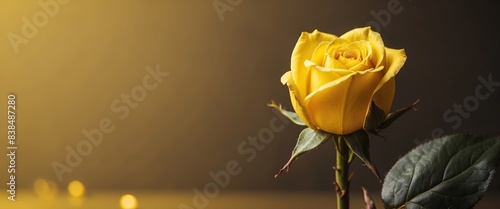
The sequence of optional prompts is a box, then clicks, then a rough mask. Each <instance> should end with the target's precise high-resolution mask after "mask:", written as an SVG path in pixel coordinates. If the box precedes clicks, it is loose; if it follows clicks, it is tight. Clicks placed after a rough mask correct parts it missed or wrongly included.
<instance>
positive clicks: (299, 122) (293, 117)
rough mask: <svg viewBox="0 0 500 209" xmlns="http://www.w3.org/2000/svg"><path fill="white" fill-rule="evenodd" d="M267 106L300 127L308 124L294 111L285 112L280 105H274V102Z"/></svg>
mask: <svg viewBox="0 0 500 209" xmlns="http://www.w3.org/2000/svg"><path fill="white" fill-rule="evenodd" d="M267 106H269V107H272V108H274V109H276V110H278V111H279V112H280V113H281V114H283V115H284V116H285V117H287V118H288V119H290V120H291V121H292V122H293V123H295V124H297V125H299V126H305V125H306V124H305V123H304V122H303V121H302V120H301V119H300V118H299V116H298V115H297V113H295V112H292V111H288V110H284V109H283V108H281V105H278V104H276V103H274V101H271V104H268V105H267Z"/></svg>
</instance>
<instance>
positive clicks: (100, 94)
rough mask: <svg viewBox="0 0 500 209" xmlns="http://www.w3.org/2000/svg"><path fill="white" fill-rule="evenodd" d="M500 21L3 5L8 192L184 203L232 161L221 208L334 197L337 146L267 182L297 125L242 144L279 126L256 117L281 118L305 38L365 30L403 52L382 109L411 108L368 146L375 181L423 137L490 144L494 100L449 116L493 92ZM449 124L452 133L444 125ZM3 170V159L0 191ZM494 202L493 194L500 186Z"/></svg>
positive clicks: (417, 5)
mask: <svg viewBox="0 0 500 209" xmlns="http://www.w3.org/2000/svg"><path fill="white" fill-rule="evenodd" d="M395 5H396V6H395ZM394 8H396V9H394ZM498 9H499V7H498V2H497V1H449V0H445V1H430V0H420V1H411V0H399V1H398V0H386V1H368V0H353V1H340V0H325V1H314V2H311V1H305V0H297V1H286V0H274V1H263V0H262V1H255V0H254V1H249V0H241V1H226V0H215V1H214V0H203V1H201V0H191V1H174V0H147V1H128V0H126V1H93V0H92V1H69V0H65V1H63V0H60V1H56V0H39V1H35V0H1V1H0V19H1V22H0V35H2V37H3V38H2V39H1V41H0V72H1V75H0V97H1V98H2V99H1V101H3V102H0V109H6V104H7V99H6V98H7V95H8V94H9V93H11V92H13V93H15V94H16V97H17V99H16V102H17V110H16V111H17V121H16V123H17V141H16V142H17V146H18V150H17V163H16V166H17V173H16V174H17V179H18V180H17V182H16V183H17V185H16V186H17V188H19V189H23V188H24V189H31V188H32V186H33V184H34V182H35V181H36V180H37V179H45V180H47V181H52V182H55V184H56V186H57V187H60V188H66V186H67V185H68V183H69V182H70V181H72V180H79V181H81V182H83V183H84V184H85V186H86V187H87V189H88V190H89V191H90V190H103V191H104V190H106V191H107V190H153V191H188V192H191V191H192V190H193V189H196V188H199V189H203V188H204V186H205V185H206V184H207V183H209V182H213V181H214V180H213V178H212V177H211V175H210V173H211V172H213V173H218V172H220V171H226V170H227V169H228V168H227V167H228V166H227V165H228V164H231V165H235V163H236V165H237V166H236V167H237V169H236V170H237V171H238V172H237V174H235V175H231V178H230V180H229V183H228V184H227V186H226V187H225V188H223V189H222V190H221V191H220V192H221V193H222V194H224V193H230V192H231V191H255V192H258V191H306V192H317V191H320V192H321V191H325V192H331V191H333V186H332V184H331V182H332V180H333V170H332V166H333V163H334V153H333V152H332V150H333V144H331V143H327V144H325V145H323V146H321V147H319V148H318V149H317V150H314V151H313V152H310V153H307V154H305V155H303V156H301V157H300V158H299V159H298V160H297V161H296V162H295V163H294V164H293V166H292V167H291V169H290V171H289V172H288V173H284V174H283V175H282V176H280V177H279V178H277V179H275V178H274V174H275V173H276V172H277V171H278V170H279V169H280V168H281V167H282V166H283V165H284V163H285V162H286V161H287V160H288V158H289V156H290V152H291V150H292V149H293V147H294V145H295V141H296V138H297V136H298V134H299V133H300V131H301V127H299V126H296V125H293V124H287V125H283V126H284V128H283V130H281V131H277V132H273V133H272V135H271V136H268V138H267V139H268V140H267V142H268V143H260V144H259V145H258V146H253V145H251V144H250V142H251V141H252V137H258V135H259V134H260V135H262V134H263V133H264V132H266V131H265V130H269V128H270V122H271V121H274V120H275V119H276V115H275V114H274V113H273V112H272V111H271V109H270V108H269V107H267V106H266V104H268V103H269V102H270V101H271V100H274V101H276V102H277V103H281V104H283V106H284V107H285V108H287V109H291V105H290V101H289V96H288V90H287V88H286V86H283V85H281V83H280V81H279V80H280V77H281V75H282V74H283V73H284V72H286V71H288V70H289V67H290V64H289V63H290V55H291V52H292V49H293V47H294V45H295V43H296V41H297V39H298V37H299V36H300V33H301V32H302V31H309V32H310V31H313V30H314V29H318V30H320V31H324V32H328V33H333V34H337V35H341V34H343V33H345V32H346V31H348V30H351V29H352V28H355V27H362V26H366V25H372V27H373V28H374V29H375V30H377V31H379V32H380V33H381V35H382V37H383V39H384V43H385V45H386V46H389V47H391V48H404V49H405V50H406V53H407V56H408V60H407V62H406V64H405V66H404V67H403V69H402V70H401V71H400V73H399V74H398V76H397V80H396V82H397V90H396V96H395V100H394V103H393V109H394V110H395V109H397V108H401V107H405V106H407V105H409V104H411V103H413V102H414V101H416V100H417V99H420V103H419V104H418V105H417V109H418V111H417V112H409V113H407V114H406V115H404V116H403V117H402V118H401V119H400V120H399V121H398V122H397V123H395V124H394V125H393V126H391V127H390V128H388V129H386V130H385V131H384V132H383V135H384V136H385V137H386V140H384V139H382V138H379V137H372V139H371V140H372V143H371V150H370V151H371V153H372V159H373V162H374V163H375V165H377V166H378V168H379V170H380V171H381V173H382V174H384V173H385V172H387V171H388V170H389V169H390V167H391V165H393V164H394V163H395V162H396V160H397V159H398V157H400V156H402V155H404V154H405V153H407V152H408V151H410V150H411V149H412V148H413V147H414V146H416V145H418V144H420V143H421V142H423V141H425V140H426V139H430V138H431V137H432V136H433V135H434V136H435V135H439V134H441V133H442V134H449V133H455V132H469V133H475V134H487V135H497V134H500V129H499V128H498V122H497V120H498V118H500V111H499V108H498V107H499V106H500V93H499V92H500V90H498V89H494V88H493V90H492V91H491V92H490V95H489V97H488V98H486V99H484V100H478V101H479V102H478V105H476V107H474V108H471V109H469V110H467V111H466V113H464V114H459V113H457V112H456V111H455V110H454V106H456V105H464V101H469V100H466V98H469V99H470V97H471V96H474V95H475V89H476V87H477V86H478V85H481V82H480V80H479V79H478V77H483V78H485V79H486V80H488V77H491V78H492V80H493V81H499V82H500V72H499V70H498V69H499V65H498V55H499V54H498V47H499V46H500V45H499V39H498V37H497V33H495V32H493V31H494V30H495V28H497V27H498V21H497V20H498V19H499V18H498V16H499V15H498V12H497V10H498ZM148 69H149V70H148ZM496 90H498V91H496ZM466 105H467V104H466ZM450 110H451V111H452V113H449V114H450V115H449V116H454V117H455V119H456V118H457V117H458V119H456V120H460V123H459V124H458V123H457V122H456V121H455V120H454V121H450V120H446V119H445V118H443V114H445V113H446V112H449V111H450ZM2 115H3V116H5V113H2ZM3 116H2V117H3ZM273 118H274V119H273ZM103 121H104V122H103ZM280 122H281V121H280V120H278V122H277V124H278V125H279V124H280ZM0 125H1V126H3V127H7V121H6V120H0ZM5 130H6V128H4V129H3V131H2V132H1V133H4V136H5ZM84 133H90V134H88V135H91V137H94V139H96V140H97V139H100V140H97V143H95V144H93V143H89V140H88V138H89V137H88V136H86V135H85V134H84ZM264 135H265V133H264ZM2 141H3V142H2V144H4V145H5V147H6V146H7V140H2ZM5 152H7V150H6V149H5ZM75 153H76V154H75ZM79 153H80V154H79ZM82 153H83V154H82ZM74 155H78V157H75V156H74ZM68 156H71V157H68ZM68 160H69V161H68ZM68 162H70V163H68ZM7 166H8V161H7V158H1V160H0V168H5V169H0V181H1V182H7V178H8V176H7ZM229 167H231V166H229ZM352 169H353V171H354V173H355V174H354V180H353V182H352V184H351V185H352V188H353V191H354V192H360V191H361V186H365V187H366V188H368V189H369V190H370V191H371V192H372V195H373V196H375V197H377V196H379V195H378V193H379V192H378V191H380V188H381V185H380V184H379V183H378V181H377V180H376V178H375V177H374V176H373V175H372V174H371V173H370V172H369V170H368V169H366V168H365V167H363V166H362V163H361V162H360V161H355V162H354V163H353V166H352ZM58 176H59V177H58ZM490 190H491V191H492V192H491V193H492V194H493V195H494V194H495V193H494V192H500V179H498V178H497V179H495V180H494V181H493V182H492V183H491V187H490ZM190 194H191V193H190ZM332 198H333V196H332Z"/></svg>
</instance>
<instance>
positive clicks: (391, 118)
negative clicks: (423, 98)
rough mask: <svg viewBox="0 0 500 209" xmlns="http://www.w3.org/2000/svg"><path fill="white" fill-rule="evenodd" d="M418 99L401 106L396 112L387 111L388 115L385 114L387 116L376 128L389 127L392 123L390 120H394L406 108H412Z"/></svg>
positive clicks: (403, 112) (405, 110) (406, 110)
mask: <svg viewBox="0 0 500 209" xmlns="http://www.w3.org/2000/svg"><path fill="white" fill-rule="evenodd" d="M419 101H420V100H417V101H415V102H414V103H413V104H411V105H410V106H408V107H405V108H401V109H399V110H396V112H393V113H389V115H387V118H386V119H385V120H384V122H383V123H382V124H380V126H378V127H377V129H385V128H387V127H389V126H390V125H391V124H392V122H394V121H395V120H396V119H398V118H399V117H401V116H402V115H403V114H405V113H406V112H408V110H411V109H414V107H415V105H417V103H418V102H419Z"/></svg>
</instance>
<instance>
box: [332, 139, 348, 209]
mask: <svg viewBox="0 0 500 209" xmlns="http://www.w3.org/2000/svg"><path fill="white" fill-rule="evenodd" d="M335 140H337V143H336V145H337V146H338V147H337V149H336V150H335V152H336V164H335V184H336V185H335V190H336V193H337V209H349V162H348V156H349V152H350V150H349V147H347V144H346V142H345V141H344V139H343V137H342V136H336V137H335Z"/></svg>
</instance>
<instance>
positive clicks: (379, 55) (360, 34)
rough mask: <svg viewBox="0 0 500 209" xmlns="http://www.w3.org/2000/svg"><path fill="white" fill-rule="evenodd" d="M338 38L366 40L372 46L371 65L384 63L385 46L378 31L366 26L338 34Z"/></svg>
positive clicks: (376, 65)
mask: <svg viewBox="0 0 500 209" xmlns="http://www.w3.org/2000/svg"><path fill="white" fill-rule="evenodd" d="M340 38H343V39H347V40H350V41H368V42H370V44H371V46H372V54H373V55H372V58H371V59H370V60H371V61H372V64H373V66H375V67H378V66H380V65H383V63H385V56H384V54H385V52H384V50H385V47H384V41H383V40H382V37H381V36H380V34H379V33H377V32H375V31H372V29H371V28H370V27H369V26H368V27H364V28H356V29H353V30H351V31H348V32H347V33H345V34H343V35H342V36H340Z"/></svg>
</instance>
